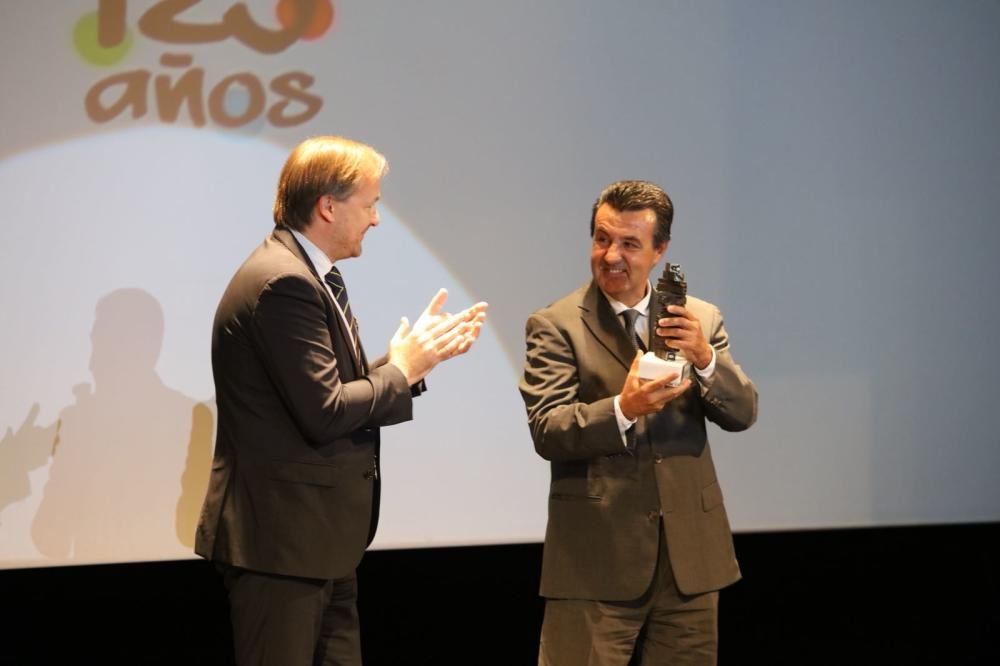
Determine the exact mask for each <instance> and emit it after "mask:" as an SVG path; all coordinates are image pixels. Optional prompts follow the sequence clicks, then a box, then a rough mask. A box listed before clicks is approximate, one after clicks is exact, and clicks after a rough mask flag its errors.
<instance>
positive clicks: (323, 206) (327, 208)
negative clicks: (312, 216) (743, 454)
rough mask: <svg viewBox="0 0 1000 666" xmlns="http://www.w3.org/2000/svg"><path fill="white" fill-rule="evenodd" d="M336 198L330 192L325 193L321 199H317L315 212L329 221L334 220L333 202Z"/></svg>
mask: <svg viewBox="0 0 1000 666" xmlns="http://www.w3.org/2000/svg"><path fill="white" fill-rule="evenodd" d="M334 201H335V199H334V198H333V197H332V196H330V195H329V194H324V195H323V196H321V197H320V198H319V199H317V200H316V205H315V206H314V207H313V212H314V213H316V215H318V216H319V217H320V218H322V219H324V220H326V221H327V222H333V219H334V215H333V204H334Z"/></svg>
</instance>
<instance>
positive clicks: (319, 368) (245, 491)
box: [195, 229, 412, 579]
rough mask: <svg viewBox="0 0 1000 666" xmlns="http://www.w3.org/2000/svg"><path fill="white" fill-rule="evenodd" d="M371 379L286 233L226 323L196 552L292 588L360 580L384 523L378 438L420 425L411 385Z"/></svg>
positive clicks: (221, 315)
mask: <svg viewBox="0 0 1000 666" xmlns="http://www.w3.org/2000/svg"><path fill="white" fill-rule="evenodd" d="M366 366H367V363H366V362H365V359H364V354H363V352H362V354H361V356H360V358H359V357H358V356H356V355H355V353H354V350H353V346H352V344H351V337H350V334H349V332H348V330H347V328H346V326H345V325H344V323H343V320H342V319H341V317H340V315H339V314H338V312H337V310H336V307H335V306H334V303H333V300H332V299H331V298H330V295H329V293H328V292H327V290H326V289H325V288H324V286H323V284H322V282H321V280H320V276H318V275H316V273H315V269H314V268H313V266H312V263H311V262H310V261H309V260H308V258H307V257H306V255H305V253H304V252H303V250H302V248H301V247H300V246H299V244H298V243H297V242H296V240H295V237H294V236H293V235H292V234H291V232H290V231H288V230H285V229H276V230H275V231H274V233H273V234H272V235H271V236H270V237H269V238H267V239H266V240H265V241H264V243H263V244H262V245H261V246H260V247H258V248H257V249H256V250H255V251H254V252H253V254H251V255H250V257H249V258H248V259H247V260H246V262H245V263H244V264H243V265H242V266H241V267H240V268H239V270H238V271H237V272H236V275H235V276H234V277H233V279H232V281H231V282H230V284H229V287H228V288H227V289H226V292H225V294H224V295H223V296H222V300H221V302H220V303H219V308H218V311H217V312H216V316H215V323H214V329H213V333H212V370H213V374H214V377H215V390H216V400H217V403H218V412H219V422H218V431H217V435H216V443H215V457H214V460H213V463H212V474H211V479H210V482H209V488H208V494H207V496H206V498H205V504H204V508H203V510H202V515H201V520H200V523H199V525H198V532H197V539H196V544H195V552H197V553H198V554H199V555H201V556H202V557H206V558H208V559H211V560H215V561H218V562H222V563H226V564H231V565H234V566H238V567H243V568H246V569H252V570H255V571H262V572H267V573H275V574H283V575H291V576H303V577H309V578H323V579H332V578H340V577H343V576H345V575H348V574H350V573H351V572H353V571H354V569H355V567H356V566H357V564H358V562H359V561H360V559H361V556H362V554H363V552H364V549H365V547H366V546H367V545H368V543H370V542H371V539H372V537H373V536H374V533H375V526H376V522H377V520H378V493H379V488H378V483H379V480H378V474H379V471H378V453H379V448H378V447H379V430H378V428H379V426H384V425H390V424H393V423H399V422H401V421H407V420H409V419H410V418H411V416H412V398H411V394H410V389H409V387H408V386H407V383H406V379H405V377H404V376H403V374H402V372H400V371H399V369H398V368H396V367H395V366H393V365H389V364H386V363H384V360H383V361H379V362H376V363H374V364H373V365H372V367H371V369H369V368H367V367H366Z"/></svg>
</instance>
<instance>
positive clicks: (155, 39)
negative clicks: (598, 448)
mask: <svg viewBox="0 0 1000 666" xmlns="http://www.w3.org/2000/svg"><path fill="white" fill-rule="evenodd" d="M183 4H190V5H191V6H190V7H189V8H187V9H185V10H184V11H182V12H180V13H177V12H176V10H174V9H173V7H175V6H178V5H183ZM306 4H308V3H304V2H302V1H300V0H280V2H279V1H278V0H259V1H255V2H250V3H246V5H245V7H244V10H240V9H239V8H238V3H236V2H232V1H229V0H218V1H208V0H206V1H203V2H195V3H168V2H163V1H162V0H128V1H126V0H120V1H116V2H112V1H107V0H103V1H102V0H36V1H33V2H27V1H22V2H10V1H5V2H2V3H0V90H2V93H0V95H2V99H3V103H2V104H0V201H2V202H3V205H2V210H3V219H2V225H3V236H2V238H3V242H2V245H0V303H2V307H3V313H4V318H3V324H2V325H0V377H2V381H0V568H10V567H35V566H45V565H64V564H87V563H99V562H126V561H149V560H171V559H177V558H183V557H189V556H190V552H191V542H192V537H193V530H194V525H195V521H196V518H197V515H198V510H199V507H200V503H201V499H202V495H203V493H204V488H205V483H206V477H207V474H208V469H209V464H210V463H209V460H210V456H211V450H212V443H213V435H214V427H215V412H214V405H213V387H212V382H211V374H210V363H209V331H210V324H211V320H212V316H213V312H214V308H215V305H216V303H217V302H218V298H219V295H220V294H221V292H222V290H223V288H224V287H225V285H226V283H227V281H228V279H229V277H230V276H231V274H232V273H233V271H234V270H235V269H236V267H237V266H238V265H239V264H240V262H241V261H242V260H243V259H244V258H245V257H246V255H247V254H248V253H249V252H250V251H251V250H252V248H253V247H255V246H256V245H257V244H258V243H259V242H260V240H261V239H262V238H263V237H264V236H265V235H266V234H267V233H268V232H269V230H270V228H271V219H270V209H271V199H272V196H273V191H274V186H275V183H276V180H277V175H278V172H279V169H280V167H281V165H282V163H283V160H284V158H285V156H286V154H287V153H288V151H289V149H290V148H291V147H292V146H293V145H295V144H296V143H297V142H298V141H300V140H301V139H302V138H304V137H306V136H309V135H314V134H322V133H337V134H344V135H348V136H351V137H355V138H358V139H361V140H364V141H368V142H370V143H372V144H373V145H375V146H376V147H378V148H379V149H380V150H382V151H383V152H384V153H385V154H386V155H387V156H388V157H389V160H390V162H391V165H392V171H391V173H390V174H389V176H388V177H387V179H386V180H385V183H384V188H383V195H384V197H383V198H384V205H383V206H382V208H381V212H382V218H383V222H382V224H381V225H380V226H379V227H378V228H377V229H375V230H373V232H372V233H370V234H368V238H367V240H366V244H365V256H364V257H363V258H362V259H360V260H355V261H349V262H344V266H343V272H344V274H345V276H346V279H347V280H348V281H349V282H350V284H351V295H352V297H353V298H352V300H353V301H354V302H355V309H356V311H357V314H358V316H359V318H360V321H361V323H362V336H363V339H364V342H365V344H366V346H367V348H368V349H369V350H370V351H371V352H372V353H373V355H374V354H378V353H379V350H382V349H384V348H385V346H386V343H387V341H388V339H389V337H390V335H391V333H392V332H393V331H394V330H395V328H396V326H397V322H398V321H399V317H400V316H401V315H407V316H409V317H411V318H412V317H414V316H415V315H416V314H417V313H418V312H419V311H420V309H421V308H422V307H423V306H424V304H425V303H426V302H427V300H428V299H429V298H430V297H431V295H432V294H433V293H434V292H435V291H436V289H437V288H438V287H442V286H443V287H447V288H448V289H449V290H450V292H451V299H450V302H449V303H450V305H453V306H455V307H462V306H464V305H467V304H469V303H471V302H472V301H474V300H479V299H484V300H487V301H489V302H490V304H491V309H490V322H489V325H488V327H487V329H486V332H485V334H484V336H483V338H482V340H481V341H480V343H479V344H478V347H477V349H475V350H474V351H473V353H472V354H471V355H469V356H468V357H465V358H463V359H461V360H459V361H457V362H455V363H452V364H449V365H448V366H447V367H444V368H442V369H441V370H440V372H436V373H435V374H434V375H433V376H432V377H431V391H430V392H428V394H427V395H425V396H423V397H421V398H420V400H419V401H418V403H417V405H416V407H415V410H416V420H415V421H414V422H413V423H409V424H405V425H402V426H399V427H394V428H390V429H388V430H387V431H386V433H385V438H384V446H383V453H384V468H383V469H384V478H385V484H384V486H383V487H384V496H383V501H382V523H381V526H380V531H379V535H378V538H377V541H376V544H375V546H376V547H377V548H389V547H391V548H420V547H434V546H444V545H477V544H478V545H484V544H500V543H508V544H512V543H528V542H535V541H540V540H541V539H542V535H543V531H544V525H545V506H546V501H545V499H546V493H547V488H548V486H547V483H548V468H547V466H546V465H545V464H544V463H543V462H542V461H541V460H540V459H539V458H538V457H537V456H535V454H534V452H533V451H532V447H531V443H530V441H529V437H528V430H527V427H526V425H525V417H524V410H523V406H522V404H521V401H520V397H519V396H518V393H517V390H516V383H517V379H518V376H519V372H520V366H521V362H522V356H523V326H524V322H525V319H526V318H527V316H528V315H529V313H530V312H532V311H533V310H535V309H537V308H539V307H541V306H544V305H545V304H547V303H549V302H551V301H553V300H555V299H556V298H557V297H559V296H561V295H563V294H565V293H567V292H568V291H570V290H572V289H573V288H575V287H576V286H578V285H580V284H582V283H583V282H584V281H586V280H587V279H589V269H588V263H587V257H588V252H589V239H588V233H587V229H588V221H589V214H590V205H591V203H592V201H593V200H594V198H595V197H596V195H597V194H598V192H599V191H600V190H601V188H602V187H603V186H605V185H606V184H607V183H609V182H610V181H613V180H616V179H619V178H647V179H651V180H654V181H657V182H659V183H660V184H662V185H663V186H664V187H665V189H666V190H667V191H668V192H669V193H670V194H671V195H672V197H673V199H674V202H675V204H676V210H677V215H676V221H675V225H674V237H673V241H672V242H671V245H670V248H669V250H668V252H667V255H666V256H667V260H669V261H673V262H678V263H680V264H682V266H683V267H684V269H685V272H686V273H687V277H688V281H689V284H690V286H691V291H692V293H693V294H695V295H698V296H701V297H703V298H707V299H708V300H711V301H713V302H715V303H717V304H718V305H719V306H721V308H722V311H723V312H724V313H725V314H726V317H727V321H726V323H727V327H728V329H729V332H730V333H731V336H732V343H733V351H734V354H735V356H736V358H737V359H738V360H739V361H740V363H741V364H742V365H743V366H744V368H745V369H746V370H747V372H748V373H749V375H750V376H751V377H752V378H754V379H755V381H756V382H757V385H758V387H759V389H760V394H761V401H760V414H761V416H760V422H759V423H758V424H757V425H756V426H755V427H754V428H753V429H752V430H751V431H749V432H747V433H742V434H738V435H728V434H724V433H720V432H718V431H713V432H712V435H711V436H712V440H713V446H714V453H715V458H716V461H717V463H718V467H719V474H720V477H721V481H722V485H723V488H724V490H725V493H726V500H727V506H728V508H729V513H730V515H731V517H732V521H733V524H734V527H735V528H736V529H737V530H739V531H742V532H755V531H769V530H772V531H773V530H787V529H802V528H813V529H815V528H830V527H854V526H885V525H913V524H922V523H964V522H980V521H996V520H1000V484H998V483H997V482H996V479H997V470H998V469H1000V438H998V435H997V432H998V431H997V427H996V424H994V423H992V421H991V420H990V419H991V418H992V417H991V414H993V412H994V407H995V403H996V396H997V395H1000V387H998V377H1000V357H998V355H997V354H995V353H993V351H992V348H991V346H990V343H989V341H990V340H991V335H992V333H993V332H994V331H995V330H997V329H998V328H1000V299H998V298H997V297H996V285H997V284H1000V262H998V261H997V255H998V251H1000V225H997V224H996V217H997V211H998V210H1000V132H998V131H997V118H1000V76H997V73H998V70H1000V39H997V35H998V34H1000V3H996V2H989V1H986V0H955V1H953V2H940V1H939V0H873V1H870V2H849V3H847V2H829V1H825V0H805V1H802V0H758V1H755V2H745V1H742V0H707V1H705V2H690V1H672V0H636V1H632V2H606V1H603V0H550V1H546V2H538V1H537V0H511V1H508V2H457V1H455V0H423V1H421V2H399V1H398V0H336V2H333V1H332V0H319V2H317V3H314V4H315V5H316V6H318V7H319V10H318V11H317V12H316V13H314V14H309V15H305V14H303V13H302V12H303V11H304V8H305V7H306ZM241 11H245V12H246V13H245V14H244V15H242V16H243V20H238V19H239V18H240V16H241V14H240V12H241ZM299 15H301V16H302V17H303V20H297V16H299ZM387 557H391V556H387Z"/></svg>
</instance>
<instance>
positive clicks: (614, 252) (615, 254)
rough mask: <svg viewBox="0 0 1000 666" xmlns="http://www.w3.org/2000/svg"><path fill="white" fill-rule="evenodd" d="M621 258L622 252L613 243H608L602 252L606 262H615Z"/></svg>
mask: <svg viewBox="0 0 1000 666" xmlns="http://www.w3.org/2000/svg"><path fill="white" fill-rule="evenodd" d="M621 258H622V253H621V252H619V251H618V246H617V245H615V244H614V243H611V244H610V245H608V250H607V252H605V253H604V261H605V263H608V264H616V263H618V261H619V260H621Z"/></svg>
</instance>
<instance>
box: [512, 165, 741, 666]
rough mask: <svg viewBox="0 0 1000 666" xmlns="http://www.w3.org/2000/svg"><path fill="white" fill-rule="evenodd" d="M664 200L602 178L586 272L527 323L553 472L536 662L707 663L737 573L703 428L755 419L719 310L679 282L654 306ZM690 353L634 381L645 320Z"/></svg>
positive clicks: (539, 423) (524, 387)
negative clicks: (679, 377) (666, 302)
mask: <svg viewBox="0 0 1000 666" xmlns="http://www.w3.org/2000/svg"><path fill="white" fill-rule="evenodd" d="M672 220H673V204H672V202H671V201H670V198H669V197H668V196H667V195H666V193H665V192H664V191H663V190H662V189H660V188H659V187H658V186H656V185H654V184H653V183H649V182H646V181H620V182H617V183H613V184H612V185H610V186H609V187H607V188H606V189H605V190H604V191H603V192H602V193H601V195H600V197H599V198H598V199H597V202H596V203H595V204H594V207H593V212H592V216H591V237H592V246H591V258H590V259H591V272H592V274H593V279H592V281H590V282H589V283H588V284H585V285H584V286H582V287H581V288H580V289H578V290H576V291H575V292H573V293H571V294H569V295H568V296H566V297H564V298H562V299H561V300H559V301H557V302H556V303H554V304H552V305H551V306H549V307H547V308H544V309H542V310H539V311H538V312H536V313H534V314H533V315H531V317H530V318H529V319H528V323H527V360H526V363H525V367H524V377H523V379H522V381H521V384H520V388H521V394H522V396H523V398H524V402H525V405H526V407H527V412H528V422H529V425H530V427H531V435H532V439H533V440H534V444H535V450H536V451H537V452H538V454H539V455H540V456H542V457H543V458H545V459H546V460H548V461H550V463H551V468H552V482H551V487H550V494H549V520H548V527H547V530H546V535H545V550H544V557H543V563H542V582H541V594H542V596H544V597H545V598H546V605H545V619H544V622H543V625H542V636H541V646H540V649H539V659H538V661H539V664H546V665H554V666H584V665H587V666H598V665H600V666H604V665H611V664H615V665H621V666H625V665H626V664H628V663H629V660H630V658H631V657H632V654H633V652H635V653H637V654H638V655H639V658H640V660H641V662H640V663H642V664H649V665H650V666H652V665H654V664H713V663H715V661H716V653H717V643H718V640H717V609H718V590H719V589H720V588H723V587H725V586H727V585H729V584H731V583H733V582H735V581H736V580H738V579H739V577H740V571H739V566H738V565H737V563H736V557H735V553H734V550H733V542H732V534H731V532H730V528H729V521H728V518H727V517H726V511H725V508H724V506H723V502H722V491H721V489H720V488H719V483H718V481H717V479H716V473H715V466H714V464H713V463H712V454H711V449H710V447H709V445H708V439H707V436H706V419H708V420H711V421H712V422H714V423H716V424H718V425H719V426H720V427H722V428H723V429H725V430H731V431H736V430H743V429H745V428H748V427H749V426H750V425H751V424H753V422H754V421H755V420H756V416H757V392H756V389H755V388H754V386H753V384H752V383H751V382H750V380H749V379H748V378H747V376H746V375H745V374H744V373H743V371H742V370H741V369H740V367H739V366H738V365H737V364H736V363H735V361H733V358H732V356H731V354H730V351H729V339H728V336H727V334H726V330H725V328H724V326H723V324H722V315H721V314H720V313H719V310H718V309H717V308H716V307H715V306H714V305H712V304H710V303H707V302H705V301H702V300H699V299H697V298H693V297H688V299H687V304H686V306H685V307H680V306H671V308H670V312H671V315H672V316H670V317H666V318H662V319H659V320H657V321H649V314H650V313H657V312H659V305H658V304H657V303H656V295H655V292H654V291H653V289H652V288H651V285H650V281H649V277H650V272H651V271H652V269H653V267H654V266H655V265H656V263H657V262H658V261H659V260H660V259H661V258H662V256H663V254H664V252H666V250H667V245H668V243H669V239H670V225H671V222H672ZM650 334H652V335H659V336H662V337H665V338H667V339H668V341H669V344H670V346H671V347H672V348H674V349H679V350H680V351H681V352H682V353H683V355H684V356H685V357H686V358H687V360H688V361H690V363H691V364H692V366H693V372H692V373H691V375H692V376H691V378H687V379H684V381H683V382H681V383H680V385H679V386H676V387H674V386H670V382H671V381H672V380H674V379H676V374H674V375H670V376H667V377H665V378H663V379H660V380H655V381H644V380H641V379H639V377H638V376H637V371H638V364H639V358H640V356H641V353H642V352H641V349H642V347H644V346H646V345H648V342H649V335H650Z"/></svg>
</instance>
